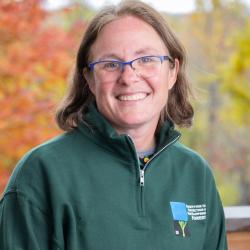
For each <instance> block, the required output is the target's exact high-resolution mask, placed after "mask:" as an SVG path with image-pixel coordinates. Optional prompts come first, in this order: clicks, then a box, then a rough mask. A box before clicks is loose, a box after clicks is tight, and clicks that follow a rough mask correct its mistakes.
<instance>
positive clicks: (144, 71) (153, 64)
mask: <svg viewBox="0 0 250 250" xmlns="http://www.w3.org/2000/svg"><path fill="white" fill-rule="evenodd" d="M163 61H169V62H170V63H171V64H172V65H174V60H173V59H172V58H171V57H169V56H142V57H139V58H136V59H134V60H132V61H128V62H122V61H118V60H103V61H98V62H92V63H90V64H89V65H88V68H89V70H90V71H93V73H94V76H95V77H96V78H98V79H100V80H102V81H116V80H117V79H118V78H119V77H120V75H121V73H122V72H123V71H124V68H125V66H126V65H129V66H130V67H131V68H132V69H133V70H134V72H135V73H136V75H137V76H139V77H143V78H150V77H152V76H155V75H157V74H159V73H160V71H161V65H162V62H163Z"/></svg>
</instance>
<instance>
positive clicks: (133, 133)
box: [116, 126, 156, 152]
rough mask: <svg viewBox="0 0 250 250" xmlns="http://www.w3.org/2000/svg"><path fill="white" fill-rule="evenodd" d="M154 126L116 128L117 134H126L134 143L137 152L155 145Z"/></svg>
mask: <svg viewBox="0 0 250 250" xmlns="http://www.w3.org/2000/svg"><path fill="white" fill-rule="evenodd" d="M155 130H156V126H154V127H153V128H152V127H149V128H148V127H143V128H142V127H140V128H132V129H131V128H129V129H122V130H121V129H116V131H117V132H118V134H127V135H129V136H130V138H131V139H132V141H133V143H134V144H135V147H136V151H137V152H143V151H147V150H150V149H152V148H154V147H156V139H155Z"/></svg>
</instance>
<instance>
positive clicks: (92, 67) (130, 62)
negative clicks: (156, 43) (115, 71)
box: [88, 55, 174, 71]
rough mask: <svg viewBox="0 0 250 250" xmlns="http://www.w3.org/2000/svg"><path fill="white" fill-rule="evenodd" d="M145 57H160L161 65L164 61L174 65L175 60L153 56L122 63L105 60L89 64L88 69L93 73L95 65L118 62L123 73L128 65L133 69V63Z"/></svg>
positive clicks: (168, 57)
mask: <svg viewBox="0 0 250 250" xmlns="http://www.w3.org/2000/svg"><path fill="white" fill-rule="evenodd" d="M144 57H158V58H160V60H161V63H162V62H163V61H167V60H168V61H169V62H170V63H172V64H174V60H173V59H172V58H171V57H170V56H153V55H151V56H141V57H138V58H136V59H133V60H131V61H127V62H122V61H119V60H103V61H97V62H92V63H89V65H88V68H89V70H90V71H93V70H94V67H95V65H96V64H98V63H103V62H116V63H119V64H120V65H121V67H122V68H121V69H122V71H123V70H124V67H125V66H126V65H130V67H131V68H133V67H132V63H133V62H134V61H136V60H138V59H140V58H144Z"/></svg>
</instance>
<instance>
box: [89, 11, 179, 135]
mask: <svg viewBox="0 0 250 250" xmlns="http://www.w3.org/2000/svg"><path fill="white" fill-rule="evenodd" d="M148 55H150V56H152V55H155V56H165V55H169V52H168V50H167V48H166V47H165V45H164V43H163V41H162V39H161V38H160V36H159V35H158V33H157V32H156V31H155V30H154V29H153V28H152V27H151V26H150V25H148V24H147V23H145V22H144V21H142V20H140V19H139V18H136V17H133V16H125V17H122V18H120V19H117V20H115V21H112V22H110V23H108V24H106V25H105V26H104V27H103V29H102V30H101V32H100V33H99V35H98V38H97V40H96V41H95V43H94V44H93V46H92V48H91V59H92V61H94V62H96V61H100V60H119V61H131V60H133V59H136V58H138V57H142V56H148ZM175 64H176V66H175V67H174V68H173V67H171V65H170V63H169V61H167V60H166V61H163V62H162V64H161V66H160V67H161V69H160V70H159V72H158V73H157V74H155V75H152V76H151V77H149V78H144V77H143V76H140V75H138V74H136V72H135V71H134V70H133V69H132V68H131V67H130V65H126V66H125V67H124V70H123V71H122V72H121V73H120V75H119V77H118V78H116V79H115V80H112V81H107V79H109V76H107V74H106V75H105V74H103V75H102V77H100V76H98V75H97V74H95V73H94V74H93V75H94V76H93V77H92V78H91V79H92V80H88V84H89V87H90V89H91V91H92V92H93V94H94V95H95V98H96V103H97V108H98V110H99V112H100V113H102V114H103V115H104V116H105V117H106V119H108V120H109V122H110V123H111V124H112V125H113V126H114V128H115V129H116V130H117V132H118V133H123V132H126V131H128V130H129V129H137V128H142V127H143V126H146V127H148V128H151V129H155V128H156V126H157V123H158V120H159V117H160V113H161V111H162V109H163V108H164V107H165V105H166V102H167V97H168V91H169V89H171V88H172V86H173V85H174V83H175V81H176V76H177V71H178V61H177V60H175ZM111 66H112V65H111ZM146 127H145V128H146Z"/></svg>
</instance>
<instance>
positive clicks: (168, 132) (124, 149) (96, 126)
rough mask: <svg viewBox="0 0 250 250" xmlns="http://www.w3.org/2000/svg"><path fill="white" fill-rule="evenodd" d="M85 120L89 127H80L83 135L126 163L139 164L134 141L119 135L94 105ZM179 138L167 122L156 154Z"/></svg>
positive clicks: (158, 141) (160, 136)
mask: <svg viewBox="0 0 250 250" xmlns="http://www.w3.org/2000/svg"><path fill="white" fill-rule="evenodd" d="M84 118H85V121H86V123H87V124H88V125H86V124H85V123H81V124H80V125H79V126H78V129H79V130H80V132H81V133H84V134H85V135H86V136H87V137H89V138H90V139H91V140H92V141H94V142H95V143H97V144H98V145H100V146H101V147H103V148H104V149H106V150H108V151H111V153H114V154H115V155H117V154H118V155H120V156H121V157H122V159H124V160H125V161H126V162H129V161H130V160H131V161H133V162H138V157H137V154H136V152H135V150H136V149H135V145H134V144H133V141H132V139H131V138H130V137H129V136H128V135H126V134H122V135H119V134H118V133H117V132H116V131H115V129H114V128H113V127H112V126H111V124H110V123H109V121H108V120H107V119H106V118H105V117H104V116H103V115H102V114H101V113H100V112H99V111H98V110H97V108H96V106H95V105H94V104H93V105H91V106H90V108H89V112H88V113H87V114H86V115H85V117H84ZM93 135H94V136H93ZM179 137H180V133H179V132H178V131H176V130H175V129H174V126H173V123H171V122H169V121H167V122H165V123H164V124H163V126H162V128H161V129H160V131H159V133H158V138H157V148H156V154H159V152H161V151H163V150H165V148H167V146H168V145H170V144H172V142H175V141H176V140H178V138H179Z"/></svg>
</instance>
